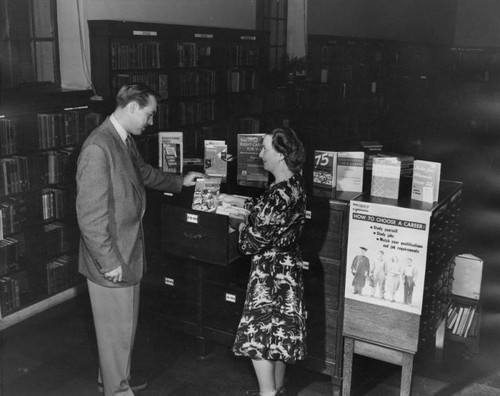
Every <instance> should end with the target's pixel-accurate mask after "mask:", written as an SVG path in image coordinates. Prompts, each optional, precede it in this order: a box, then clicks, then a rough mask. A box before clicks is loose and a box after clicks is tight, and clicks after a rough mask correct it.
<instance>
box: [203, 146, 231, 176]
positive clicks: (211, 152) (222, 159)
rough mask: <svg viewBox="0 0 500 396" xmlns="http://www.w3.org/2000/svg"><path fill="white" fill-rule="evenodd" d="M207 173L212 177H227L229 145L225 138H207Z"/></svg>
mask: <svg viewBox="0 0 500 396" xmlns="http://www.w3.org/2000/svg"><path fill="white" fill-rule="evenodd" d="M204 145H205V156H204V158H205V161H204V168H205V173H206V174H207V175H208V176H210V177H221V178H223V179H225V178H226V177H227V145H226V142H225V141H224V140H205V144H204Z"/></svg>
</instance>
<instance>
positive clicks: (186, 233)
mask: <svg viewBox="0 0 500 396" xmlns="http://www.w3.org/2000/svg"><path fill="white" fill-rule="evenodd" d="M184 236H185V237H186V238H191V239H201V238H203V237H204V236H205V234H191V233H190V232H187V231H184Z"/></svg>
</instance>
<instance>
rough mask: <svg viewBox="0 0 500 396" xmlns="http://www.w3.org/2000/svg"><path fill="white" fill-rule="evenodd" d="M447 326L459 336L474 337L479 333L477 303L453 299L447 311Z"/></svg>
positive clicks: (452, 332)
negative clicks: (471, 303) (469, 303)
mask: <svg viewBox="0 0 500 396" xmlns="http://www.w3.org/2000/svg"><path fill="white" fill-rule="evenodd" d="M446 327H447V329H448V330H449V331H450V332H451V334H454V335H456V336H459V337H464V338H466V337H474V336H476V335H477V333H478V309H477V306H476V305H468V304H466V303H463V302H458V301H452V303H451V305H450V307H449V308H448V312H447V320H446Z"/></svg>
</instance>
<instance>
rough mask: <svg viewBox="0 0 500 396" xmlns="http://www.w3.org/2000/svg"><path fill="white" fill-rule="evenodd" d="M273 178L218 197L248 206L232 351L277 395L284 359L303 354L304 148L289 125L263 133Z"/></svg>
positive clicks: (280, 391)
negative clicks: (241, 296) (245, 263)
mask: <svg viewBox="0 0 500 396" xmlns="http://www.w3.org/2000/svg"><path fill="white" fill-rule="evenodd" d="M259 156H260V157H261V158H262V160H263V163H264V168H265V169H266V170H267V171H268V172H270V173H271V174H272V175H273V176H274V182H273V183H272V184H271V185H270V186H269V188H268V189H267V190H266V191H265V192H264V193H263V195H262V196H260V197H259V198H257V199H252V200H247V201H244V200H243V199H242V198H241V197H234V196H230V195H226V194H223V195H222V197H221V199H222V200H223V201H225V202H227V203H231V204H233V205H237V206H241V207H243V206H245V207H247V208H248V209H250V215H249V216H248V220H247V222H246V223H241V224H239V225H237V227H238V229H239V231H240V235H239V248H240V250H241V252H243V253H244V254H248V255H252V264H251V270H250V279H249V282H248V287H247V294H246V299H245V304H244V307H243V314H242V317H241V320H240V324H239V326H238V330H237V333H236V339H235V342H234V345H233V352H234V353H235V354H236V355H238V356H247V357H249V358H251V359H252V363H253V366H254V369H255V372H256V375H257V379H258V382H259V388H260V391H249V392H248V394H249V395H250V394H253V395H262V396H268V395H269V396H270V395H283V394H284V390H283V381H284V376H285V369H286V364H287V363H295V362H296V361H297V360H302V359H304V358H305V356H306V325H305V308H304V287H303V281H302V257H301V253H300V249H299V246H298V243H297V242H298V239H299V237H300V234H301V232H302V227H303V225H304V221H305V212H306V195H305V192H304V184H303V180H302V176H301V174H300V171H301V169H302V166H303V164H304V160H305V152H304V147H303V145H302V143H301V142H300V140H299V139H298V138H297V136H296V134H295V132H294V131H293V130H292V129H289V128H285V129H281V128H280V129H275V130H273V131H272V132H271V133H269V134H266V135H265V137H264V142H263V148H262V150H261V152H260V154H259Z"/></svg>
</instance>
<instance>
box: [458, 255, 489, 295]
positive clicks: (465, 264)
mask: <svg viewBox="0 0 500 396" xmlns="http://www.w3.org/2000/svg"><path fill="white" fill-rule="evenodd" d="M482 278H483V260H482V259H480V258H479V257H476V256H474V255H473V254H468V253H466V254H459V255H457V256H456V257H455V268H454V269H453V286H452V293H453V294H454V295H457V296H462V297H466V298H471V299H474V300H479V298H480V295H481V281H482Z"/></svg>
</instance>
